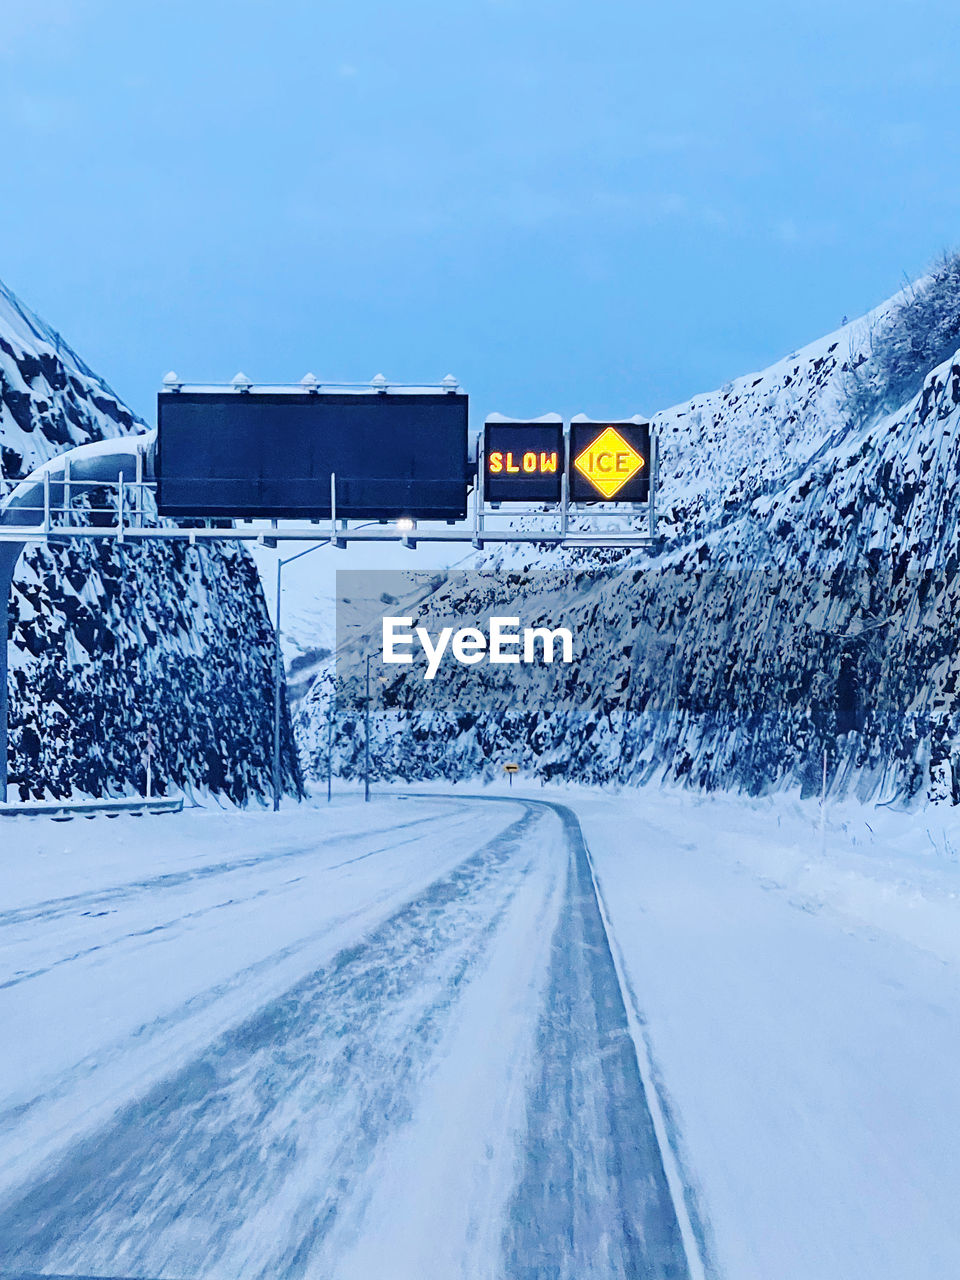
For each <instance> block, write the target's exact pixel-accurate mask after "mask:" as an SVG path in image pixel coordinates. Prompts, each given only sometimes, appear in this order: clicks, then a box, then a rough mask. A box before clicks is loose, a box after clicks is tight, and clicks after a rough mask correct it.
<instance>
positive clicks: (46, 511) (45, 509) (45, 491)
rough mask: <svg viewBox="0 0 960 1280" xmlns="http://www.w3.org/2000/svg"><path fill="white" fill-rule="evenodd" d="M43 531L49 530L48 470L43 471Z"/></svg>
mask: <svg viewBox="0 0 960 1280" xmlns="http://www.w3.org/2000/svg"><path fill="white" fill-rule="evenodd" d="M43 532H44V533H49V532H50V472H49V471H44V473H43Z"/></svg>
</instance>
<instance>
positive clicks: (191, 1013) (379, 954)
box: [0, 798, 699, 1280]
mask: <svg viewBox="0 0 960 1280" xmlns="http://www.w3.org/2000/svg"><path fill="white" fill-rule="evenodd" d="M160 821H161V822H164V821H165V822H166V823H169V824H170V826H169V827H167V828H166V831H167V832H169V833H170V834H172V833H173V831H174V830H175V829H176V828H175V827H174V826H173V824H174V823H175V822H176V821H178V820H175V819H166V820H160ZM123 822H124V823H125V824H126V827H125V830H126V831H127V832H128V833H129V837H130V839H131V840H135V838H136V832H137V827H136V820H134V819H124V820H123ZM292 822H293V820H292V819H289V820H288V823H292ZM313 822H314V826H315V834H314V835H313V837H312V838H311V839H309V840H304V839H303V838H302V831H303V824H302V820H301V823H300V826H299V827H296V826H295V825H294V826H291V827H289V830H287V828H284V826H283V825H282V821H281V825H280V826H275V827H274V828H272V829H271V828H270V827H269V826H268V825H266V824H259V825H258V826H256V829H257V830H259V831H260V833H261V836H262V837H265V839H263V841H262V845H261V847H260V848H256V847H254V845H253V844H252V843H251V836H250V827H249V824H248V826H247V827H245V828H243V835H242V836H241V835H240V829H239V828H238V842H239V843H238V847H237V848H236V849H235V850H234V851H233V852H231V853H229V854H227V853H225V852H224V848H223V847H222V845H219V844H216V843H215V842H211V843H210V844H209V846H207V845H205V844H204V843H203V840H202V839H199V838H198V839H195V840H194V841H193V842H192V843H191V842H190V841H187V842H185V843H184V844H182V845H181V846H180V850H179V852H172V851H170V850H167V852H166V853H164V854H162V855H159V854H158V855H157V857H156V859H151V857H150V856H149V853H150V851H149V850H144V854H143V855H138V852H137V850H136V849H135V848H130V847H128V848H126V849H125V850H122V849H118V850H117V852H116V853H115V855H114V856H113V857H112V858H111V857H110V856H106V855H100V856H98V858H97V859H96V863H97V866H96V870H94V869H91V868H90V866H89V862H90V857H91V855H90V854H89V852H88V853H86V854H84V853H83V852H82V851H81V852H80V853H78V854H77V855H76V859H77V862H76V865H75V866H71V867H70V869H69V871H68V872H67V873H65V878H64V883H63V884H62V885H61V886H60V888H62V892H54V890H55V889H56V888H57V886H54V885H51V884H50V883H48V882H44V881H43V879H42V875H41V874H38V876H37V878H36V880H35V881H34V882H32V883H31V882H30V881H29V880H28V881H27V882H26V883H25V884H23V885H22V886H21V894H20V900H19V901H15V902H13V903H12V904H5V909H4V910H2V911H0V957H2V959H3V971H2V973H0V984H2V985H0V1016H2V1019H3V1026H4V1039H5V1042H6V1043H5V1050H4V1064H3V1077H2V1085H3V1099H2V1103H0V1107H2V1109H0V1152H2V1154H0V1258H2V1259H3V1261H2V1263H0V1268H3V1274H16V1273H17V1272H18V1271H20V1272H34V1273H46V1274H59V1275H75V1276H76V1275H85V1276H110V1277H115V1276H122V1277H163V1278H164V1280H166V1278H168V1277H169V1278H170V1280H193V1278H196V1280H245V1278H247V1277H251V1278H253V1277H258V1278H262V1280H267V1278H268V1277H270V1278H274V1277H300V1276H305V1277H325V1278H326V1277H336V1278H337V1280H369V1278H370V1277H381V1276H382V1277H389V1278H390V1280H414V1278H416V1280H430V1278H432V1277H436V1280H451V1278H452V1277H456V1276H462V1277H470V1278H474V1277H476V1278H477V1280H480V1278H481V1277H482V1278H484V1280H501V1278H503V1277H517V1278H518V1280H520V1278H523V1280H532V1278H533V1277H543V1278H544V1280H546V1278H547V1277H549V1278H550V1280H564V1278H566V1277H569V1280H590V1278H591V1277H596V1280H617V1278H619V1277H623V1278H627V1277H638V1278H639V1277H644V1280H687V1278H688V1277H692V1278H693V1280H696V1276H697V1275H698V1274H699V1272H698V1270H697V1260H696V1258H695V1256H694V1257H690V1261H689V1262H688V1256H689V1255H691V1251H692V1250H691V1226H690V1222H689V1220H688V1219H687V1217H686V1210H685V1207H684V1203H683V1194H682V1190H681V1191H680V1194H678V1188H677V1185H676V1177H677V1174H676V1170H675V1169H672V1168H671V1164H670V1158H669V1151H666V1169H665V1166H664V1158H665V1157H664V1155H663V1154H662V1149H663V1133H662V1132H661V1131H660V1130H659V1129H658V1121H657V1114H658V1113H657V1109H656V1101H655V1099H649V1100H648V1094H647V1092H646V1091H645V1088H644V1083H643V1077H642V1066H643V1063H642V1059H641V1060H640V1061H639V1062H638V1056H637V1049H636V1046H635V1041H634V1038H633V1037H632V1036H631V1029H630V1026H629V1023H628V1014H627V1009H626V1007H625V1003H624V999H623V995H622V993H621V987H620V984H619V982H618V977H617V971H616V968H615V965H614V961H613V959H612V956H611V952H610V948H609V945H608V941H607V935H606V932H605V928H604V923H603V918H602V914H601V909H600V905H599V903H598V899H597V895H596V892H595V889H594V883H593V878H592V874H591V868H590V865H589V861H588V856H587V853H586V849H585V847H584V845H583V842H582V838H581V836H580V829H579V825H578V823H577V821H576V819H575V818H574V817H573V815H572V814H571V813H570V812H569V811H568V810H566V809H564V808H563V807H562V806H550V805H547V804H543V803H538V802H536V801H532V800H531V801H527V800H522V801H521V800H518V801H508V800H503V799H500V800H483V801H481V800H473V799H466V798H464V799H460V798H458V799H455V800H442V799H410V800H405V801H404V800H399V799H392V800H382V801H378V802H377V803H376V804H375V805H373V806H371V807H370V808H369V809H367V810H366V811H363V810H360V811H359V813H358V811H357V810H356V809H347V808H343V809H338V808H336V807H335V808H334V809H333V811H332V813H325V812H323V811H322V810H317V811H314V814H313ZM297 832H299V838H293V837H294V835H295V834H296V833H297ZM268 833H269V834H268ZM285 833H286V834H285ZM244 840H245V841H246V846H245V847H244V845H243V841H244ZM121 843H122V842H121ZM85 862H86V866H87V869H86V870H84V865H85ZM56 865H57V866H58V868H60V869H62V868H63V866H64V863H63V860H62V859H61V860H60V861H59V862H58V863H57V864H56ZM134 867H135V868H136V870H135V874H131V871H132V869H133V868H134ZM98 873H99V874H98ZM41 888H42V890H43V892H42V893H40V892H38V891H39V890H41ZM648 1101H649V1105H648ZM658 1138H659V1140H658ZM693 1252H694V1253H695V1250H693Z"/></svg>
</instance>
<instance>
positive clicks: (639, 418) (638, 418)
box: [570, 413, 650, 427]
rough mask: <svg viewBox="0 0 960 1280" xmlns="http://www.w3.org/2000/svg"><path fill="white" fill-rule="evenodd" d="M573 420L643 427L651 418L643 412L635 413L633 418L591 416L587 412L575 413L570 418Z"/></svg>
mask: <svg viewBox="0 0 960 1280" xmlns="http://www.w3.org/2000/svg"><path fill="white" fill-rule="evenodd" d="M570 421H571V422H587V423H591V422H595V423H597V424H598V425H599V424H602V425H604V426H606V425H608V424H609V425H611V426H623V427H629V426H637V427H642V426H643V425H644V423H646V422H649V421H650V419H649V418H645V417H644V416H643V414H642V413H635V414H634V415H633V417H632V418H591V417H589V416H588V415H587V414H585V413H575V414H574V416H573V417H572V418H571V419H570Z"/></svg>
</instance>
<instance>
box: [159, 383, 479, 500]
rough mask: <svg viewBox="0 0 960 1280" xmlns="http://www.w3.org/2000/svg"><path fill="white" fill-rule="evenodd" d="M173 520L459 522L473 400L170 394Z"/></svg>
mask: <svg viewBox="0 0 960 1280" xmlns="http://www.w3.org/2000/svg"><path fill="white" fill-rule="evenodd" d="M157 428H158V429H157V508H158V510H159V512H160V514H161V515H165V516H214V517H216V516H233V517H243V516H260V517H274V518H276V519H283V520H295V519H305V518H322V517H329V516H330V514H331V511H330V476H331V474H334V475H335V476H336V489H337V493H336V497H337V510H336V513H337V516H338V517H339V516H343V517H348V518H350V519H378V518H379V519H388V520H391V519H393V520H395V519H398V518H400V517H403V516H409V517H412V518H415V519H424V520H427V519H433V520H460V519H463V518H464V516H465V515H466V513H467V486H468V482H469V470H468V458H467V397H466V396H465V395H462V394H460V393H458V392H434V393H430V392H416V393H411V394H405V393H402V392H394V393H390V392H370V393H359V394H357V393H354V394H351V393H349V392H335V393H323V392H321V393H317V394H310V393H303V394H301V393H300V392H268V391H261V392H258V391H249V392H238V391H161V392H160V395H159V398H158V405H157Z"/></svg>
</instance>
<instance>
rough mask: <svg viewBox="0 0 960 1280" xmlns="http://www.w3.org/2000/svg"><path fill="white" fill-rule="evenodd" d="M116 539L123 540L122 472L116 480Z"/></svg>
mask: <svg viewBox="0 0 960 1280" xmlns="http://www.w3.org/2000/svg"><path fill="white" fill-rule="evenodd" d="M117 541H118V542H122V541H123V472H122V471H121V472H120V479H119V480H118V482H117Z"/></svg>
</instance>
